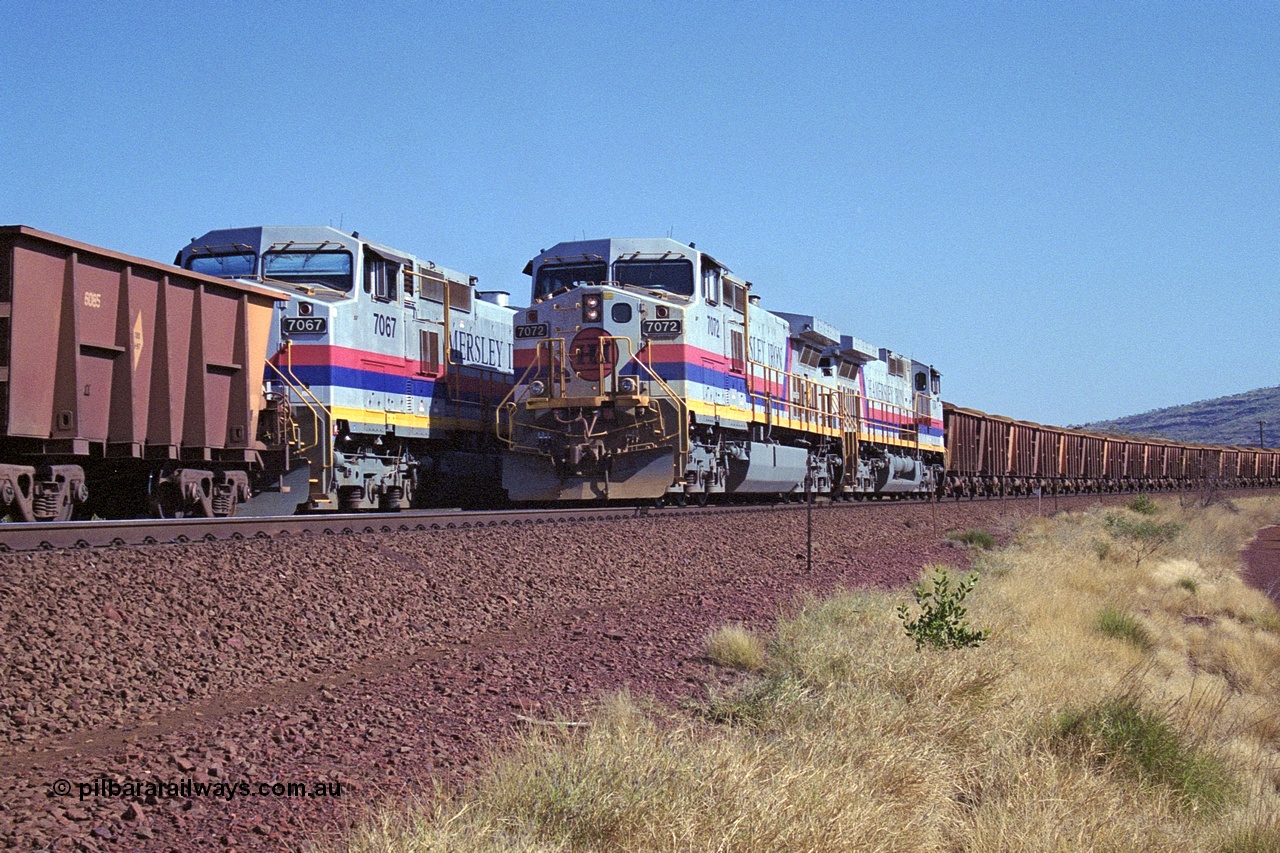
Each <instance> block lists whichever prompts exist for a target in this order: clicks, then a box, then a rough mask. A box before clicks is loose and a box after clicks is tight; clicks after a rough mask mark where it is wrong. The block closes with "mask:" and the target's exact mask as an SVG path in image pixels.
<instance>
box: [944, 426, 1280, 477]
mask: <svg viewBox="0 0 1280 853" xmlns="http://www.w3.org/2000/svg"><path fill="white" fill-rule="evenodd" d="M943 412H944V417H945V421H946V436H947V476H946V482H945V484H944V486H943V493H944V494H946V495H949V496H954V497H964V496H996V495H1026V494H1034V493H1036V492H1037V490H1038V491H1039V492H1040V493H1041V494H1072V493H1081V492H1114V491H1127V492H1133V491H1143V492H1147V491H1166V490H1172V489H1194V488H1203V487H1208V486H1211V487H1219V488H1245V487H1267V486H1276V485H1280V451H1277V450H1265V449H1262V448H1248V447H1218V446H1213V445H1207V444H1189V443H1184V442H1177V441H1165V440H1162V439H1156V438H1140V437H1135V436H1126V435H1114V434H1108V433H1097V432H1088V431H1085V430H1078V429H1067V428H1063V427H1054V426H1044V425H1042V424H1036V423H1030V422H1027V421H1018V420H1014V419H1012V418H1007V417H1002V416H1000V415H989V414H987V413H985V412H979V411H976V410H974V409H965V408H961V407H959V406H954V405H951V404H946V405H945V406H944V409H943Z"/></svg>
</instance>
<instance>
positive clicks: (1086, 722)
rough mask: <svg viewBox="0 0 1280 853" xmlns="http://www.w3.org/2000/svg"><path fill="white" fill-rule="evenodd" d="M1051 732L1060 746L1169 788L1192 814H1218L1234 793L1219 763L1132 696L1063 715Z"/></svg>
mask: <svg viewBox="0 0 1280 853" xmlns="http://www.w3.org/2000/svg"><path fill="white" fill-rule="evenodd" d="M1054 729H1055V731H1054V735H1053V740H1054V742H1055V743H1056V744H1058V745H1059V746H1060V747H1063V748H1065V749H1067V750H1068V751H1071V752H1074V753H1075V754H1081V755H1084V756H1087V757H1089V758H1091V759H1092V760H1094V761H1097V762H1098V763H1099V764H1108V763H1118V764H1120V765H1121V766H1126V767H1128V768H1129V769H1130V770H1131V771H1132V772H1133V773H1134V775H1136V776H1137V777H1138V778H1139V779H1140V780H1141V781H1143V782H1146V783H1149V784H1156V785H1167V786H1168V787H1170V788H1172V789H1173V790H1174V791H1175V792H1177V794H1178V795H1179V797H1180V799H1181V801H1182V804H1183V805H1184V806H1185V807H1188V808H1191V809H1192V810H1195V811H1207V812H1217V811H1220V810H1221V809H1222V807H1223V806H1225V805H1226V804H1227V801H1228V800H1229V799H1230V798H1231V795H1232V793H1233V787H1234V785H1233V783H1232V780H1231V776H1230V774H1229V773H1228V772H1227V769H1226V767H1225V766H1224V765H1223V763H1222V762H1221V761H1219V760H1218V759H1217V758H1215V757H1213V756H1211V755H1206V754H1203V753H1201V752H1199V751H1197V750H1196V749H1194V748H1192V746H1191V745H1190V744H1188V743H1187V742H1186V741H1185V739H1184V738H1183V737H1182V736H1181V735H1180V734H1179V733H1178V732H1177V731H1176V730H1175V729H1174V728H1173V727H1172V726H1171V725H1169V722H1168V720H1166V719H1165V716H1164V715H1163V714H1162V713H1160V712H1159V711H1156V710H1154V709H1151V708H1146V707H1144V706H1143V705H1142V703H1140V702H1138V700H1136V699H1134V698H1132V697H1128V696H1123V697H1118V698H1111V699H1107V700H1104V701H1103V702H1100V703H1098V704H1097V705H1095V706H1093V707H1091V708H1088V709H1086V710H1084V711H1066V712H1063V713H1062V714H1060V715H1059V716H1058V719H1057V721H1056V725H1055V727H1054Z"/></svg>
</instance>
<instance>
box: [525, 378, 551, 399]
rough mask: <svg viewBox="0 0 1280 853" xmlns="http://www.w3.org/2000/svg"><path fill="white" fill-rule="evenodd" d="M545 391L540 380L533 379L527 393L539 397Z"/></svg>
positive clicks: (543, 384) (544, 386)
mask: <svg viewBox="0 0 1280 853" xmlns="http://www.w3.org/2000/svg"><path fill="white" fill-rule="evenodd" d="M546 390H547V386H546V384H545V383H544V382H543V381H542V380H541V379H535V380H533V381H532V382H530V383H529V393H530V394H532V395H533V396H535V397H541V396H542V395H543V393H545V392H546Z"/></svg>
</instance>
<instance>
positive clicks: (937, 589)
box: [898, 568, 990, 651]
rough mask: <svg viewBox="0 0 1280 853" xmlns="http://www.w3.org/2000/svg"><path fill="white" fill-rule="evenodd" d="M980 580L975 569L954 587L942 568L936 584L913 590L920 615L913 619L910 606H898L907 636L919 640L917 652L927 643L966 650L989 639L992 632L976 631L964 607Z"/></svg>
mask: <svg viewBox="0 0 1280 853" xmlns="http://www.w3.org/2000/svg"><path fill="white" fill-rule="evenodd" d="M977 582H978V573H977V572H973V573H971V574H970V575H969V576H968V577H967V578H965V579H964V580H963V581H961V582H960V583H958V584H957V585H956V586H955V588H954V589H953V588H952V587H951V579H950V578H949V577H948V576H947V572H946V569H943V568H939V569H938V570H937V571H935V572H934V575H933V583H932V584H928V583H925V582H924V581H921V582H920V583H918V584H916V586H915V588H914V589H913V590H912V593H913V594H914V595H915V599H916V604H917V605H919V607H920V615H919V616H917V617H916V618H915V619H912V618H910V617H909V616H908V610H907V605H905V604H900V605H898V618H899V619H901V620H902V627H903V628H904V629H905V630H906V632H907V636H909V637H910V638H911V639H912V640H914V641H915V644H916V651H920V649H921V648H923V647H924V646H925V645H930V646H933V647H934V648H935V649H962V648H965V647H967V646H978V645H981V644H982V643H983V642H985V641H986V639H987V637H988V636H989V635H990V632H989V631H985V630H983V631H974V630H972V629H970V628H969V623H968V622H967V621H966V620H965V616H966V615H967V614H968V610H967V609H966V608H965V607H964V600H965V597H966V596H968V595H969V593H970V592H972V591H973V587H974V585H975V584H976V583H977Z"/></svg>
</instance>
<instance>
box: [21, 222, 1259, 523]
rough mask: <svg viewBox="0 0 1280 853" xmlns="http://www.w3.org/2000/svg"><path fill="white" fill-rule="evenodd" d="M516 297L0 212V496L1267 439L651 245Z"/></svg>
mask: <svg viewBox="0 0 1280 853" xmlns="http://www.w3.org/2000/svg"><path fill="white" fill-rule="evenodd" d="M525 272H526V273H527V274H528V275H530V276H531V279H532V291H531V295H530V300H529V305H528V307H523V308H511V307H509V306H508V305H507V301H508V299H507V294H505V293H502V292H484V291H480V290H479V289H478V286H477V282H476V280H475V278H473V277H471V276H468V275H465V274H462V273H458V272H455V271H453V270H449V269H446V268H444V267H441V266H437V265H436V264H435V263H433V262H431V261H427V260H423V259H420V258H418V257H416V256H414V255H412V254H409V253H407V252H403V251H400V250H397V249H392V248H390V247H387V246H383V245H381V244H378V243H375V242H372V241H369V240H367V239H365V238H362V237H360V236H359V234H356V233H351V234H348V233H345V232H342V231H338V230H336V229H333V228H324V227H316V226H312V227H253V228H240V229H225V230H218V231H211V232H208V233H207V234H204V235H203V236H201V237H199V238H196V239H193V240H192V241H191V242H190V243H189V244H188V245H187V246H185V247H184V248H183V249H182V250H181V251H180V252H179V253H178V255H177V258H176V259H175V264H174V265H173V266H170V265H167V264H161V263H157V262H155V261H149V260H145V259H142V258H136V257H131V256H128V255H123V254H120V253H118V252H112V251H110V250H107V249H101V248H98V247H94V246H90V245H87V244H84V243H79V242H76V241H73V240H68V239H65V238H62V237H58V236H55V235H52V234H47V233H44V232H41V231H37V230H35V229H32V228H28V227H25V226H9V227H4V228H0V515H2V516H4V517H6V518H8V519H10V520H17V521H49V520H65V519H69V518H73V517H74V518H89V517H93V516H102V517H120V516H147V515H158V516H202V517H216V516H229V515H235V514H251V515H277V514H290V513H293V512H295V511H322V510H342V511H358V510H380V511H395V510H398V509H400V508H402V507H406V506H413V507H420V506H432V505H451V506H458V505H468V504H476V505H490V506H492V505H494V504H495V503H499V502H501V501H504V500H508V499H509V500H512V501H516V502H539V503H549V502H558V501H604V500H625V501H642V502H656V503H663V502H667V501H670V502H674V503H679V504H683V503H685V502H687V501H692V502H694V503H698V504H705V503H707V502H708V501H712V500H720V499H722V498H724V497H726V496H735V495H740V496H750V495H780V496H782V497H784V498H786V497H789V496H794V495H797V494H801V493H804V492H806V491H813V492H817V493H823V494H826V495H829V496H830V497H831V498H833V499H849V498H867V497H894V498H902V497H915V498H926V497H943V496H951V497H963V496H969V497H973V496H979V495H982V496H997V495H1012V494H1029V493H1034V492H1039V493H1060V492H1061V493H1067V492H1103V491H1138V490H1143V491H1155V490H1163V489H1184V488H1192V487H1197V486H1201V485H1204V484H1216V485H1220V486H1224V487H1244V486H1275V485H1280V451H1269V450H1264V449H1260V448H1228V447H1209V446H1204V445H1191V444H1183V443H1178V442H1168V441H1161V440H1156V439H1138V438H1132V437H1122V436H1112V435H1101V434H1096V433H1089V432H1083V431H1079V430H1071V429H1061V428H1056V427H1047V426H1042V425H1038V424H1032V423H1027V422H1022V421H1015V420H1012V419H1009V418H1004V417H1000V416H994V415H987V414H984V413H982V412H977V411H974V410H972V409H966V408H961V407H957V406H953V405H951V404H949V403H944V402H943V401H942V397H941V374H940V373H939V372H938V370H937V369H935V368H934V367H933V366H932V365H930V364H927V363H925V362H920V361H916V360H914V359H912V358H909V357H908V356H906V355H903V354H901V353H897V352H894V351H892V350H890V349H887V348H881V347H876V346H873V345H872V344H871V343H869V342H867V341H865V340H862V339H860V338H857V337H853V336H851V335H847V334H844V333H843V332H842V331H841V330H839V329H837V328H836V327H835V326H833V325H832V324H830V323H828V322H826V321H824V320H823V319H821V318H819V317H815V316H811V315H802V314H791V313H783V312H780V311H770V310H767V309H766V308H765V307H764V306H762V305H761V304H760V300H759V299H758V297H756V296H755V295H753V294H752V293H751V283H750V282H748V281H746V280H745V279H742V278H740V277H738V276H735V275H734V274H733V273H732V272H731V271H730V270H729V269H728V268H727V267H726V266H725V265H723V264H722V263H720V262H719V261H717V260H716V259H715V258H713V257H712V256H711V255H709V254H707V253H706V252H703V251H700V250H698V249H697V248H696V246H695V245H694V244H684V243H680V242H678V241H675V240H671V239H606V240H584V241H578V242H568V243H560V244H558V245H556V246H554V247H552V248H551V249H549V250H545V251H542V252H540V253H539V254H538V256H537V257H536V258H534V259H533V260H532V261H530V263H529V264H528V266H527V267H526V269H525Z"/></svg>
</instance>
